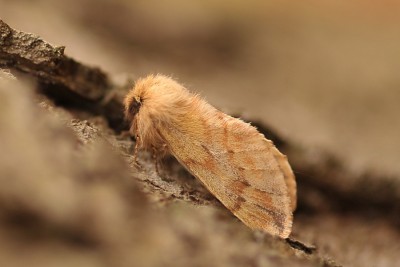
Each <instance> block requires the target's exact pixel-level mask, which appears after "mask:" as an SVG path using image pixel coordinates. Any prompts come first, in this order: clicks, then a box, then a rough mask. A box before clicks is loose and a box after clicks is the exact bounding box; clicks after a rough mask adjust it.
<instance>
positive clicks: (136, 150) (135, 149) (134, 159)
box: [133, 135, 142, 169]
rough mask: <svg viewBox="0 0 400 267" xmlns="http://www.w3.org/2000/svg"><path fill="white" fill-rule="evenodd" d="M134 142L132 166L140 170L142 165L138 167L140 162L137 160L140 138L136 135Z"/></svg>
mask: <svg viewBox="0 0 400 267" xmlns="http://www.w3.org/2000/svg"><path fill="white" fill-rule="evenodd" d="M135 139H136V142H135V148H134V150H133V164H134V165H135V166H136V167H138V168H139V169H142V165H140V162H139V160H138V152H139V149H140V137H139V136H138V135H136V136H135Z"/></svg>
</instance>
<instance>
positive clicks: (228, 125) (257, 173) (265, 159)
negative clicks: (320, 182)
mask: <svg viewBox="0 0 400 267" xmlns="http://www.w3.org/2000/svg"><path fill="white" fill-rule="evenodd" d="M124 105H125V117H126V119H127V120H128V121H129V122H130V124H131V128H130V132H131V134H133V135H135V136H136V140H137V147H136V148H135V149H136V150H137V149H138V148H154V147H156V148H165V149H166V150H167V151H168V152H170V153H171V154H172V155H173V156H174V157H175V158H176V159H177V160H178V161H179V162H180V163H181V164H182V165H183V166H184V167H185V168H186V169H187V170H188V171H189V172H190V173H191V174H193V175H194V176H195V177H197V178H198V179H199V180H200V181H201V182H202V183H203V184H204V185H205V186H206V188H207V189H208V190H209V191H210V192H211V193H212V194H213V195H214V196H215V197H217V198H218V200H219V201H220V202H221V203H222V204H223V205H224V206H225V207H227V208H228V209H229V210H230V211H231V212H232V213H233V214H234V215H235V216H236V217H238V218H239V219H240V220H241V221H242V222H243V223H245V224H246V225H247V226H249V227H250V228H252V229H259V230H262V231H264V232H267V233H269V234H272V235H277V236H279V237H281V238H287V237H288V236H289V234H290V232H291V228H292V221H293V211H294V209H295V208H296V181H295V177H294V174H293V171H292V169H291V167H290V165H289V162H288V160H287V158H286V156H284V155H283V154H281V153H280V152H279V151H278V149H277V148H276V147H275V146H274V145H273V143H272V142H271V141H270V140H268V139H266V138H265V137H264V135H262V134H261V133H259V132H258V131H257V129H256V128H254V127H253V126H251V125H250V124H248V123H245V122H243V121H242V120H240V119H237V118H233V117H231V116H229V115H227V114H225V113H223V112H221V111H219V110H217V109H216V108H214V107H213V106H211V105H210V104H208V103H207V102H206V101H205V100H203V99H202V98H200V97H199V96H198V95H195V94H192V93H190V92H189V91H188V90H187V89H186V88H185V87H183V86H182V85H180V84H179V83H177V82H176V81H174V80H173V79H171V78H169V77H167V76H164V75H150V76H148V77H146V78H142V79H139V80H138V81H137V82H136V84H135V86H134V88H133V89H132V90H131V91H130V92H129V93H128V94H127V95H126V97H125V100H124Z"/></svg>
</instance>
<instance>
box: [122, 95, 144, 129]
mask: <svg viewBox="0 0 400 267" xmlns="http://www.w3.org/2000/svg"><path fill="white" fill-rule="evenodd" d="M124 105H125V120H126V121H127V122H128V123H129V124H132V122H133V120H134V118H135V116H136V115H137V114H138V113H139V110H140V107H141V106H142V98H141V97H140V96H139V95H137V94H135V91H134V89H132V90H131V91H130V92H129V93H128V94H127V96H126V97H125V101H124Z"/></svg>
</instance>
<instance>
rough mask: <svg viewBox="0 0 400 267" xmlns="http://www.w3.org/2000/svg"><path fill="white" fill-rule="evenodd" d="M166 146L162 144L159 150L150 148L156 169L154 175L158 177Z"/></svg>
mask: <svg viewBox="0 0 400 267" xmlns="http://www.w3.org/2000/svg"><path fill="white" fill-rule="evenodd" d="M166 148H167V145H166V144H163V145H162V146H161V148H156V147H155V146H153V147H152V150H153V155H152V156H153V160H154V165H155V169H156V173H157V175H158V176H161V175H160V168H159V167H160V164H161V158H162V157H163V156H164V154H165V151H166Z"/></svg>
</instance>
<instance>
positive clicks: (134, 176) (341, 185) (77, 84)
mask: <svg viewBox="0 0 400 267" xmlns="http://www.w3.org/2000/svg"><path fill="white" fill-rule="evenodd" d="M0 36H1V39H0V67H1V68H9V69H11V70H17V71H21V72H24V73H26V74H28V75H31V76H33V77H36V78H37V79H38V81H39V85H38V88H39V92H41V94H39V95H37V94H36V95H34V94H33V92H32V91H33V90H30V89H32V88H30V87H27V86H24V85H21V84H20V83H18V81H14V80H12V79H10V77H9V75H6V74H5V73H4V72H1V73H0V74H1V75H2V76H0V94H1V95H0V140H1V142H2V154H1V155H0V157H1V160H0V177H1V178H0V182H1V184H2V185H1V186H0V225H1V227H0V229H1V235H0V236H1V238H0V265H1V266H23V265H26V264H28V263H29V264H31V263H32V262H34V263H35V265H37V266H54V265H58V266H60V264H64V265H65V266H71V265H74V266H102V265H103V266H104V265H108V266H210V265H211V266H336V265H337V264H335V263H334V261H332V260H329V258H334V259H337V262H343V261H346V260H347V257H350V256H347V254H349V252H347V250H352V247H348V246H347V245H346V242H345V241H344V239H343V235H344V236H346V235H352V234H354V240H355V241H352V242H350V246H354V253H357V251H359V250H361V249H362V247H361V246H360V244H362V243H365V242H366V241H365V240H363V239H362V238H361V237H363V236H365V232H371V235H372V236H374V237H375V236H377V237H378V234H379V233H380V232H385V234H386V235H387V236H392V239H390V238H388V239H385V242H386V245H385V246H380V247H379V245H378V244H379V240H378V243H376V245H372V246H370V247H368V248H367V250H368V251H369V252H371V253H372V254H371V255H372V256H373V255H374V253H376V254H381V253H388V255H389V256H388V257H389V258H390V259H395V258H396V252H395V251H396V248H398V244H397V242H395V240H396V236H398V235H399V233H398V232H396V231H393V227H394V228H396V227H398V225H399V217H398V214H399V212H400V207H399V203H400V186H399V185H398V184H396V181H397V180H395V179H390V178H386V177H383V178H381V177H379V179H377V177H376V176H373V175H358V176H357V175H354V174H351V173H349V172H348V171H346V170H345V169H344V168H343V167H341V164H340V163H339V162H338V161H337V160H335V159H333V158H332V157H331V156H330V155H328V154H326V153H324V152H322V151H309V150H306V149H303V148H299V147H298V146H296V145H294V144H292V143H290V142H287V141H285V140H282V139H281V138H279V137H278V136H277V135H275V134H273V133H272V132H271V131H270V130H269V129H266V128H263V126H262V124H260V125H258V126H259V129H260V130H261V131H263V132H264V133H265V134H266V135H267V137H269V138H271V139H273V140H274V141H275V143H276V144H277V145H278V146H279V147H280V149H282V150H283V151H284V153H286V154H287V155H288V157H289V160H290V162H291V164H292V166H293V167H294V170H295V172H296V174H297V179H298V187H299V208H298V211H297V213H296V214H295V222H294V232H293V236H294V237H296V238H299V239H300V240H302V241H305V242H306V243H316V244H317V249H316V250H314V249H313V248H312V247H307V246H304V245H303V244H302V243H299V242H295V241H289V242H287V241H285V240H279V239H274V238H272V237H269V236H264V235H262V234H260V233H254V232H252V231H251V230H249V229H247V228H246V227H245V226H244V225H243V224H242V223H240V222H239V221H238V220H237V219H236V218H235V217H233V216H232V215H231V214H230V213H229V211H227V210H226V209H225V208H223V207H222V205H221V204H220V203H219V202H218V201H217V200H216V199H215V198H214V197H213V196H212V195H211V194H210V193H208V192H207V191H206V190H205V189H204V187H203V186H202V185H201V184H200V183H199V182H198V181H197V180H195V179H194V178H193V177H191V176H190V175H189V174H188V173H187V172H186V171H185V170H184V169H183V168H182V167H181V166H180V165H179V164H178V163H177V162H176V161H175V160H174V159H172V158H167V159H166V160H165V161H164V163H163V168H162V173H161V175H160V176H159V175H157V174H156V172H155V169H154V163H153V161H152V158H151V155H149V154H147V153H146V152H143V153H141V154H140V162H141V164H142V166H143V168H142V169H140V170H139V169H137V168H136V167H135V165H134V164H133V163H132V156H131V155H132V150H133V147H134V142H133V141H132V139H131V138H129V137H127V136H124V135H123V134H119V131H120V130H123V129H126V125H124V124H123V123H122V104H121V103H122V102H121V100H122V96H123V95H124V93H125V92H126V89H127V88H126V87H125V86H117V85H113V84H111V82H110V81H109V79H108V77H107V75H106V74H104V73H103V72H101V71H100V70H99V69H97V68H92V67H88V66H84V65H82V64H80V63H78V62H76V61H75V60H73V59H71V58H68V57H67V56H65V55H64V54H63V48H62V47H54V46H52V45H50V44H48V43H46V42H45V41H43V40H41V39H40V38H39V37H37V36H34V35H32V34H27V33H23V32H19V31H16V30H13V29H11V28H10V27H9V26H8V25H7V24H5V23H4V22H3V21H1V20H0ZM10 89H11V90H10ZM32 99H34V101H33V100H32ZM37 106H39V107H40V108H38V107H37ZM355 176H357V177H355ZM363 221H368V222H369V224H368V225H365V224H363ZM321 222H326V223H325V224H323V223H321ZM342 222H346V224H347V225H346V227H342V226H341V224H342ZM360 228H361V229H364V232H362V231H361V232H358V233H354V231H353V230H354V229H360ZM341 231H343V233H341ZM385 234H384V235H385ZM393 240H394V241H393ZM367 242H373V241H367ZM319 245H321V246H322V248H321V247H320V246H319ZM375 246H377V247H375ZM389 248H390V249H391V250H390V249H389ZM21 253H23V254H24V255H23V257H21V256H16V255H20V254H21ZM346 253H347V254H346ZM372 256H371V257H372ZM60 259H62V261H60Z"/></svg>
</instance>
